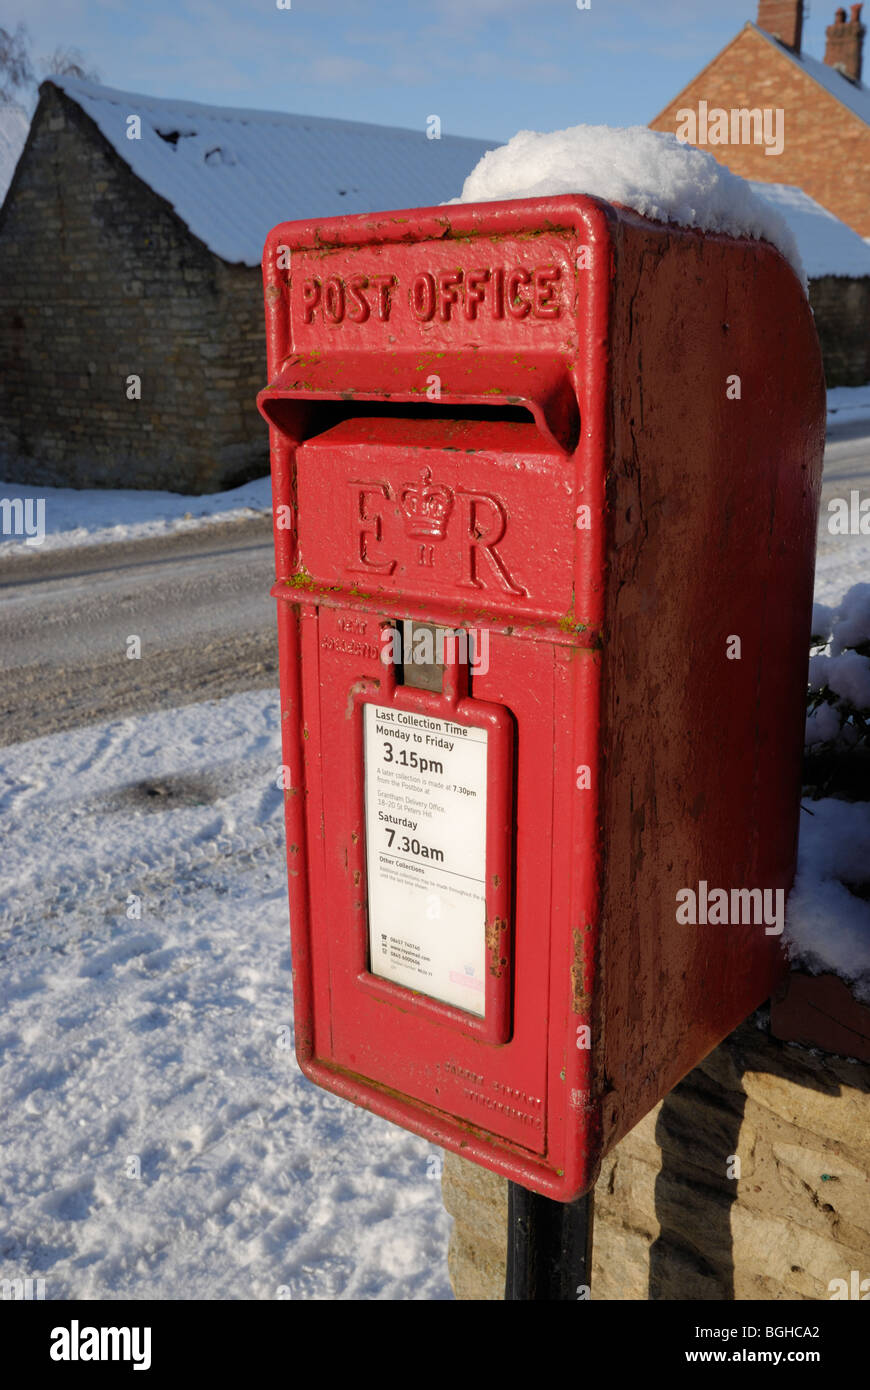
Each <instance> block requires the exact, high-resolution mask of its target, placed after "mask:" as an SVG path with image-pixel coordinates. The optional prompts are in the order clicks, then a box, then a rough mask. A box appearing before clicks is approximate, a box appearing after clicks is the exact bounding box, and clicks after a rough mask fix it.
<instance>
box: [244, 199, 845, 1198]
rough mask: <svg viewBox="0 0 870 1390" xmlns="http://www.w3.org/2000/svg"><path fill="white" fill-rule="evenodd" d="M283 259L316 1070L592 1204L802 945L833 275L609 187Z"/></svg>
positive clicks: (283, 236)
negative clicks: (607, 196)
mask: <svg viewBox="0 0 870 1390" xmlns="http://www.w3.org/2000/svg"><path fill="white" fill-rule="evenodd" d="M263 272H264V284H265V304H266V318H267V333H268V348H269V364H268V369H269V385H268V387H267V388H266V389H265V390H263V391H262V392H261V393H260V396H259V406H260V410H261V412H262V414H263V415H264V417H265V418H266V420H267V421H268V423H269V425H270V438H271V450H272V471H273V506H274V520H275V549H276V570H277V582H276V584H275V587H274V589H273V591H272V592H273V594H274V596H275V598H276V600H277V609H278V632H279V646H280V671H281V713H282V728H283V759H284V765H285V804H286V824H287V851H288V864H289V884H290V919H291V932H292V946H293V971H294V991H295V1018H296V1049H297V1056H298V1059H299V1063H300V1066H301V1067H302V1069H303V1071H304V1072H305V1074H306V1075H307V1076H308V1077H310V1078H311V1079H312V1080H313V1081H315V1082H317V1083H318V1084H319V1085H320V1086H323V1087H326V1088H327V1089H328V1090H330V1091H333V1092H335V1093H336V1094H338V1095H340V1096H343V1097H345V1098H347V1099H348V1100H351V1101H354V1102H355V1103H357V1104H359V1105H362V1106H364V1107H366V1108H367V1109H369V1110H373V1111H375V1112H377V1113H379V1114H381V1115H383V1116H386V1117H387V1118H388V1119H390V1120H392V1121H393V1122H395V1123H396V1124H399V1125H403V1126H405V1127H406V1128H408V1129H411V1130H414V1131H416V1132H417V1133H419V1134H422V1135H425V1136H427V1137H428V1138H429V1139H430V1140H431V1141H432V1142H434V1143H435V1144H438V1145H441V1146H443V1147H446V1148H449V1149H453V1150H455V1151H457V1152H459V1153H462V1154H463V1155H464V1156H465V1157H467V1158H470V1159H473V1160H475V1161H476V1162H478V1163H481V1164H484V1165H486V1166H487V1167H489V1168H492V1169H494V1170H496V1171H498V1172H500V1173H502V1174H504V1175H505V1176H507V1177H509V1178H511V1179H513V1180H514V1181H516V1182H519V1183H522V1184H524V1185H525V1186H526V1187H529V1188H532V1189H534V1190H536V1191H539V1192H541V1193H543V1194H545V1195H548V1196H550V1197H555V1198H557V1199H561V1200H570V1199H572V1198H574V1197H576V1196H578V1195H579V1194H581V1193H582V1192H584V1191H585V1190H587V1189H588V1187H589V1186H590V1185H591V1184H592V1183H593V1182H594V1180H595V1175H596V1172H597V1169H598V1165H599V1163H600V1160H601V1157H602V1156H603V1154H604V1153H606V1152H607V1150H608V1149H610V1148H611V1147H612V1146H613V1144H614V1143H616V1141H617V1140H618V1139H619V1138H620V1137H621V1136H622V1135H623V1134H625V1133H626V1132H627V1130H629V1129H630V1128H631V1127H632V1126H633V1125H634V1124H636V1123H637V1121H638V1120H640V1119H641V1118H642V1116H643V1115H644V1114H645V1113H646V1112H647V1111H648V1110H649V1109H650V1108H651V1107H652V1106H653V1105H654V1104H655V1103H656V1102H657V1101H658V1100H659V1099H660V1098H661V1097H662V1096H663V1095H664V1094H665V1093H666V1092H667V1091H668V1090H670V1089H671V1088H672V1087H673V1086H674V1085H675V1084H676V1082H677V1081H679V1079H680V1078H681V1077H682V1076H683V1075H684V1074H685V1073H686V1072H687V1071H688V1070H689V1069H690V1068H691V1067H693V1066H694V1065H695V1064H696V1063H697V1062H698V1061H699V1060H701V1058H703V1057H704V1056H705V1055H706V1054H707V1053H708V1052H709V1051H710V1050H711V1049H712V1048H713V1047H714V1046H715V1045H716V1044H717V1043H718V1042H719V1041H721V1039H722V1038H723V1037H725V1036H726V1035H727V1034H728V1033H729V1032H730V1031H731V1030H732V1029H733V1028H734V1027H735V1026H736V1025H737V1024H738V1023H739V1022H740V1021H741V1019H743V1018H744V1017H745V1016H746V1015H747V1014H748V1013H750V1012H751V1011H752V1010H753V1009H754V1008H756V1007H757V1006H758V1005H759V1004H761V1003H762V1002H763V1001H764V1000H765V999H766V998H767V997H768V995H769V994H770V993H771V991H772V989H773V987H774V985H775V984H776V982H777V980H778V977H779V975H780V973H781V971H782V968H783V947H782V940H781V912H780V908H781V906H782V904H783V903H784V897H785V893H786V892H787V890H788V888H789V886H790V884H791V880H792V876H793V873H794V865H795V849H796V839H797V815H798V796H799V786H800V759H801V749H802V727H803V708H804V685H805V676H806V661H807V649H808V638H809V629H810V612H811V601H812V584H813V555H814V538H815V525H816V514H817V508H818V493H819V485H820V470H821V457H822V447H823V430H824V419H825V411H824V388H823V379H822V370H821V364H820V356H819V349H818V344H817V339H816V335H815V331H814V328H813V324H812V317H811V314H810V310H809V307H808V304H807V300H806V297H805V294H804V291H803V289H802V287H801V285H800V283H799V281H798V279H797V277H796V275H795V273H794V271H793V270H792V268H791V267H790V266H789V265H788V263H787V262H786V261H785V260H784V258H783V257H782V256H781V255H780V253H779V252H778V251H776V250H775V249H774V248H773V247H772V246H770V245H769V244H767V243H765V242H761V241H754V240H750V239H735V238H730V237H728V236H724V235H719V234H706V235H705V234H703V233H702V232H699V231H694V230H689V229H684V228H679V227H676V226H673V225H663V224H660V223H656V222H653V221H650V220H647V219H644V218H642V217H640V216H638V215H637V214H635V213H633V212H630V211H628V210H626V209H622V208H619V207H615V206H610V205H608V204H606V203H604V202H602V201H600V200H597V199H595V198H592V197H585V196H579V195H578V196H569V197H556V198H551V199H537V200H519V201H514V202H504V203H492V204H481V205H469V206H455V207H454V206H451V207H442V208H428V209H426V208H424V209H416V210H410V211H406V212H394V213H389V214H386V213H385V214H380V215H372V216H366V217H348V218H340V219H333V220H324V221H316V222H291V223H286V224H283V225H281V226H279V227H277V228H276V229H275V230H274V231H273V232H272V233H271V235H270V236H269V239H268V242H267V245H266V249H265V253H264V259H263Z"/></svg>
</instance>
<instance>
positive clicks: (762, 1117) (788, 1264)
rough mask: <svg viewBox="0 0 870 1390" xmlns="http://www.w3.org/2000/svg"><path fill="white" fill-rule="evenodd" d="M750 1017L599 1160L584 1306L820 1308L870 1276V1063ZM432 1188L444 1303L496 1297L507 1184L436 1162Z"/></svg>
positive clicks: (454, 1162)
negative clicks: (439, 1206) (437, 1208)
mask: <svg viewBox="0 0 870 1390" xmlns="http://www.w3.org/2000/svg"><path fill="white" fill-rule="evenodd" d="M759 1021H761V1022H764V1015H762V1014H760V1015H758V1016H757V1018H756V1019H754V1020H750V1021H748V1022H747V1023H744V1024H743V1025H741V1027H740V1028H738V1029H737V1030H736V1031H735V1032H734V1033H733V1034H732V1035H731V1037H729V1038H728V1039H726V1041H725V1042H724V1043H722V1044H721V1046H720V1047H718V1048H717V1049H716V1050H715V1051H714V1052H712V1053H711V1054H710V1056H709V1057H707V1058H706V1060H705V1061H704V1062H702V1063H701V1064H700V1066H698V1067H696V1068H695V1070H694V1071H692V1072H691V1073H690V1074H689V1075H688V1076H687V1077H686V1078H685V1079H684V1080H683V1081H682V1082H681V1083H680V1084H679V1086H677V1087H676V1088H675V1089H674V1090H673V1091H672V1092H671V1094H670V1095H669V1096H667V1097H666V1099H665V1100H664V1101H662V1102H661V1104H660V1105H658V1106H656V1108H655V1110H653V1111H652V1112H651V1114H649V1115H648V1116H647V1117H646V1119H644V1120H643V1121H642V1122H641V1123H640V1124H639V1125H637V1126H636V1128H635V1129H634V1130H632V1132H631V1133H630V1134H628V1135H627V1136H626V1137H625V1138H624V1139H623V1140H622V1142H621V1143H620V1144H618V1145H617V1147H616V1148H615V1149H614V1151H613V1152H612V1153H611V1154H610V1155H609V1156H608V1158H607V1159H606V1160H605V1161H604V1164H603V1166H602V1170H601V1174H600V1177H599V1180H598V1184H597V1187H596V1196H595V1206H596V1210H595V1242H594V1257H593V1273H592V1297H593V1298H598V1299H615V1300H617V1299H627V1300H631V1299H643V1300H647V1299H653V1300H655V1299H668V1300H671V1299H677V1300H683V1299H707V1300H731V1299H736V1300H742V1299H753V1298H758V1299H764V1300H783V1299H809V1300H818V1299H829V1298H830V1297H831V1291H830V1289H829V1284H830V1282H831V1280H834V1279H845V1280H846V1281H847V1282H848V1281H849V1280H850V1276H851V1271H852V1270H857V1271H858V1272H859V1277H860V1279H867V1278H870V1125H868V1115H870V1105H868V1094H870V1064H868V1063H867V1062H859V1061H854V1060H852V1061H850V1060H848V1059H846V1058H843V1057H839V1056H834V1055H831V1054H825V1053H822V1052H820V1051H819V1050H818V1049H814V1048H806V1047H800V1046H796V1045H794V1044H790V1043H783V1042H780V1041H777V1040H776V1039H774V1038H771V1037H770V1035H769V1033H768V1032H767V1030H766V1028H764V1029H762V1028H759V1027H758V1026H757V1024H758V1022H759ZM734 1157H736V1158H738V1159H739V1160H740V1169H739V1177H736V1176H735V1177H729V1176H728V1173H729V1168H730V1169H731V1171H736V1165H735V1164H734ZM443 1193H444V1203H445V1206H446V1207H447V1210H448V1211H449V1212H450V1213H451V1214H452V1215H453V1216H454V1218H455V1220H454V1228H453V1233H452V1236H451V1242H450V1252H449V1268H450V1277H451V1280H452V1283H453V1288H454V1291H455V1293H456V1296H457V1298H460V1299H500V1298H503V1297H504V1268H505V1249H506V1245H505V1229H506V1218H507V1184H506V1182H505V1181H504V1180H503V1179H501V1178H498V1177H496V1176H495V1175H494V1174H492V1173H489V1172H487V1171H485V1170H483V1169H480V1168H477V1167H476V1166H474V1165H472V1164H470V1163H468V1162H467V1161H466V1160H464V1159H460V1158H456V1157H454V1156H453V1155H450V1154H448V1155H446V1156H445V1164H444V1176H443Z"/></svg>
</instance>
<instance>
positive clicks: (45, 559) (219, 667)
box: [0, 421, 870, 746]
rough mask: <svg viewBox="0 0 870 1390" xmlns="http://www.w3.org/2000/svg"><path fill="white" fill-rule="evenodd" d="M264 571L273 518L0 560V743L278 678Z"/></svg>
mask: <svg viewBox="0 0 870 1390" xmlns="http://www.w3.org/2000/svg"><path fill="white" fill-rule="evenodd" d="M868 432H870V425H868V423H867V422H866V421H865V422H864V423H863V424H855V425H852V426H850V425H839V426H836V427H835V428H834V429H833V430H832V431H831V432H830V435H829V444H828V448H827V451H826V456H825V477H824V485H823V492H822V509H821V517H820V525H819V553H818V572H817V578H818V579H819V581H820V592H822V594H823V596H824V597H825V599H826V601H828V602H830V601H832V599H836V598H838V597H839V596H840V594H841V593H842V592H843V591H844V590H845V588H846V587H848V584H849V583H850V582H854V574H855V568H856V560H858V561H860V560H861V559H863V556H864V555H865V554H866V557H867V563H866V572H867V578H868V579H870V538H868V537H863V538H862V537H840V536H833V535H831V533H830V532H829V530H828V526H827V521H828V515H829V513H828V511H827V502H828V501H829V500H830V498H831V497H840V496H845V497H847V498H848V495H849V491H850V490H851V489H852V488H857V489H859V490H860V492H861V495H862V497H863V496H868V495H870V437H868ZM272 577H273V552H272V540H271V519H270V518H268V517H258V518H252V519H251V520H250V521H243V522H227V523H222V524H215V525H212V526H209V527H207V528H203V529H202V530H197V531H193V532H185V533H176V534H173V535H169V536H165V537H161V538H159V539H149V540H143V541H135V542H127V543H123V544H120V543H116V544H110V545H103V546H93V547H86V548H85V547H81V548H77V549H73V550H66V551H55V552H51V551H48V552H45V553H44V554H43V553H40V552H39V551H37V550H35V549H34V551H33V552H32V553H31V554H28V555H24V556H21V557H16V558H14V559H9V560H6V561H0V652H2V691H0V746H2V745H6V744H11V743H18V742H21V741H23V740H25V739H29V738H36V737H38V736H40V735H41V734H48V733H55V732H59V731H61V730H64V729H70V728H75V727H78V726H79V725H83V724H91V723H95V722H98V721H104V720H107V719H112V718H115V717H117V716H119V715H124V714H130V713H133V712H135V711H140V710H141V711H145V710H152V709H167V708H174V707H175V706H179V705H186V704H191V703H193V702H196V701H200V700H206V699H209V698H217V697H219V696H222V695H228V694H230V693H232V692H233V691H237V690H251V689H254V688H256V687H258V686H270V685H277V683H278V662H277V643H276V637H275V612H274V600H273V599H271V598H270V597H269V589H270V586H271V584H272ZM131 636H137V637H138V638H139V639H140V643H141V657H140V658H139V659H138V660H131V659H129V658H128V656H127V639H128V638H129V637H131Z"/></svg>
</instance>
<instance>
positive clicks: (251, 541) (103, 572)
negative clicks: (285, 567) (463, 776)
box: [0, 517, 278, 745]
mask: <svg viewBox="0 0 870 1390" xmlns="http://www.w3.org/2000/svg"><path fill="white" fill-rule="evenodd" d="M273 582H274V555H273V550H272V539H271V518H270V517H264V518H255V519H252V520H251V521H243V522H230V523H223V524H217V525H214V526H209V527H207V528H203V529H202V530H198V531H193V532H187V533H181V534H174V535H169V536H165V537H160V538H158V539H149V540H143V541H134V542H128V543H123V544H112V545H105V546H99V547H96V546H95V547H87V548H84V547H79V548H76V549H73V550H66V551H55V552H51V551H48V552H46V553H44V554H40V553H39V552H38V551H36V550H34V552H33V554H32V555H24V556H21V557H20V558H14V559H9V560H6V561H5V562H2V563H0V652H2V658H0V661H2V689H0V745H6V744H10V743H18V742H21V741H22V740H24V739H29V738H36V737H39V736H40V735H42V734H48V733H56V732H60V731H62V730H64V729H70V728H75V727H77V726H79V725H82V724H91V723H95V722H98V721H103V720H107V719H112V718H115V717H117V716H119V715H124V714H130V713H132V712H134V711H139V710H143V711H144V710H151V709H161V708H164V709H165V708H173V707H175V706H177V705H186V704H190V703H193V702H195V701H199V700H206V699H210V698H217V697H219V696H222V695H227V694H230V693H231V692H232V691H235V690H251V689H254V688H255V687H257V686H269V685H277V683H278V658H277V640H276V636H275V612H274V608H275V600H274V599H271V598H270V597H269V589H270V587H271V585H272V583H273ZM131 636H137V637H138V638H139V639H140V644H141V656H140V657H139V659H138V660H135V659H132V660H131V659H130V658H129V657H128V656H127V650H128V640H127V639H128V638H129V637H131Z"/></svg>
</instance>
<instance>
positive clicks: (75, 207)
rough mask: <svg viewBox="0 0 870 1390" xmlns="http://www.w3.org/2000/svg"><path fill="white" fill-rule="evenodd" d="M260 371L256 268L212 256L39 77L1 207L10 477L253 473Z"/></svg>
mask: <svg viewBox="0 0 870 1390" xmlns="http://www.w3.org/2000/svg"><path fill="white" fill-rule="evenodd" d="M132 375H135V376H138V377H139V378H140V380H141V399H139V400H136V399H129V398H128V394H127V392H128V383H127V378H128V377H130V376H132ZM265 376H266V364H265V341H264V329H263V311H262V291H261V284H260V272H259V269H258V268H256V267H247V266H228V265H226V264H224V263H223V262H222V261H220V260H219V259H218V258H217V257H216V256H214V255H213V254H212V253H211V252H210V251H209V250H208V249H207V248H206V247H205V246H203V245H202V244H201V243H200V242H199V241H197V240H196V239H195V238H194V237H193V236H191V234H190V233H189V231H188V230H187V228H186V227H185V226H184V224H183V223H182V222H181V221H180V219H179V218H178V217H177V216H176V215H175V213H174V212H173V211H172V209H171V208H170V207H169V205H168V204H166V203H165V202H164V201H163V200H162V199H160V198H158V197H157V196H156V195H155V194H154V193H152V192H151V191H150V190H149V189H148V188H146V186H145V185H144V184H142V183H141V181H140V180H138V179H136V178H135V177H134V176H133V174H132V173H131V171H130V170H129V169H128V167H127V166H126V165H125V164H124V162H123V160H121V159H120V158H119V157H118V155H117V154H116V153H115V152H114V150H113V149H112V148H111V147H110V146H109V144H108V143H107V142H106V141H105V140H104V138H103V137H102V135H101V134H100V133H99V131H98V130H97V128H96V126H95V125H94V124H93V122H91V120H90V119H89V118H88V117H87V116H86V115H85V114H84V113H83V112H82V111H81V109H80V108H79V107H78V106H77V105H76V104H75V103H74V102H73V101H71V100H70V99H69V98H68V97H66V96H65V95H64V94H63V93H62V92H60V91H59V90H58V89H57V88H55V87H52V86H51V85H46V86H44V87H43V89H42V95H41V98H40V104H39V107H38V109H37V113H36V116H35V117H34V121H33V126H32V129H31V135H30V139H29V142H28V146H27V149H26V151H25V154H24V155H23V157H22V160H21V162H20V164H19V167H18V170H17V173H16V177H15V180H14V182H13V186H12V188H11V189H10V193H9V195H8V197H7V200H6V203H5V204H4V208H3V212H2V214H0V457H2V464H0V468H2V472H3V474H4V475H5V477H6V478H7V480H9V481H26V482H34V483H37V484H39V483H42V484H48V485H57V486H64V485H66V486H75V487H90V486H104V487H148V488H167V489H171V490H174V491H178V492H193V493H197V492H209V491H214V490H216V489H219V488H222V487H229V486H232V485H234V484H235V483H238V482H242V481H244V480H245V479H247V478H250V477H254V476H257V475H262V474H265V473H267V472H268V467H269V464H268V433H267V430H266V426H265V424H264V423H263V422H262V421H261V420H260V417H259V415H258V414H257V411H256V407H255V405H254V398H255V396H256V392H257V390H258V389H259V388H260V386H261V385H262V384H263V382H264V381H265Z"/></svg>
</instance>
